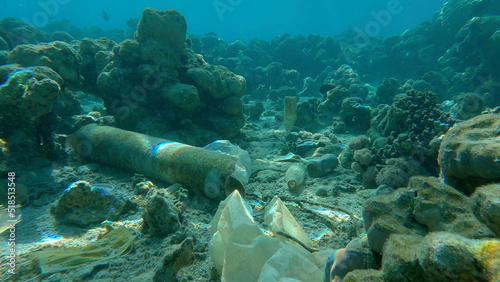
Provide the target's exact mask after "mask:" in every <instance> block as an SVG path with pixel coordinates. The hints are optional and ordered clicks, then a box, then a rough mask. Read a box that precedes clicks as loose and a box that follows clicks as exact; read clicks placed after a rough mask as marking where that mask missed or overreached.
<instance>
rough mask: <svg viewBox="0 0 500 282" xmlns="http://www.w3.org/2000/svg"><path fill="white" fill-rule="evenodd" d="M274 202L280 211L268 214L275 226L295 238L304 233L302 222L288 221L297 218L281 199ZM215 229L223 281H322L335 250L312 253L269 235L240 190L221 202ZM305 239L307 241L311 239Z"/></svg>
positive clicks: (214, 246) (212, 249)
mask: <svg viewBox="0 0 500 282" xmlns="http://www.w3.org/2000/svg"><path fill="white" fill-rule="evenodd" d="M273 202H274V203H270V206H271V207H270V208H269V210H270V211H271V210H273V209H274V210H280V212H279V213H278V212H268V215H266V217H269V219H268V220H269V221H270V222H272V223H273V224H274V227H271V228H272V229H275V230H280V231H281V232H285V233H287V234H289V235H291V236H294V237H295V236H297V235H300V234H301V232H302V233H303V232H304V231H302V230H301V229H300V226H298V224H296V225H294V224H288V223H290V222H295V223H296V221H295V219H293V217H292V216H291V214H290V212H289V211H288V209H287V208H286V207H285V206H284V205H283V203H281V200H279V199H278V198H277V199H275V200H273ZM280 203H281V204H280ZM271 204H272V205H271ZM273 206H274V208H273ZM290 217H291V218H290ZM285 222H287V223H285ZM284 223H285V224H284ZM280 226H281V227H280ZM298 229H300V231H299V230H298ZM211 230H212V234H213V235H212V239H211V241H210V244H209V250H210V254H211V257H212V260H213V262H214V265H215V267H216V269H217V271H218V272H219V274H221V279H222V281H238V282H239V281H266V282H268V281H322V280H323V268H324V265H325V264H326V261H327V258H328V256H329V255H330V254H331V252H332V250H325V251H320V252H315V253H310V252H309V251H307V250H306V249H304V248H303V247H302V246H300V245H299V244H298V243H296V242H294V241H290V240H288V239H286V238H284V237H282V236H280V237H276V238H273V237H270V236H267V235H265V234H264V231H263V230H262V229H261V228H260V227H259V226H258V224H257V223H255V221H254V220H253V217H252V211H251V209H250V207H249V206H248V205H247V204H246V203H245V201H244V200H243V198H242V197H241V195H240V194H239V192H238V191H237V190H235V191H234V192H232V193H231V195H229V196H228V197H227V198H226V199H225V200H224V201H223V202H221V203H220V205H219V209H218V210H217V213H216V214H215V217H214V219H213V220H212V229H211ZM292 234H294V235H292ZM303 234H305V233H303ZM306 237H307V236H306ZM297 239H298V238H297ZM302 240H304V241H306V242H305V243H304V242H303V243H304V244H306V243H307V240H309V239H308V238H307V240H305V239H304V238H302V239H301V242H302ZM306 245H307V244H306ZM309 245H310V243H309Z"/></svg>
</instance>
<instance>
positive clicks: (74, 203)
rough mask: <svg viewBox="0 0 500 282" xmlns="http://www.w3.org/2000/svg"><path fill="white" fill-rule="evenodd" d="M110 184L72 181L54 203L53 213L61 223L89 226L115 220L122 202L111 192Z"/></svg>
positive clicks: (120, 210) (122, 204) (120, 209)
mask: <svg viewBox="0 0 500 282" xmlns="http://www.w3.org/2000/svg"><path fill="white" fill-rule="evenodd" d="M111 188H112V187H110V185H102V184H101V185H91V184H90V183H88V182H87V181H77V182H74V183H72V184H71V185H70V186H69V187H68V188H66V190H64V192H63V194H62V195H61V197H59V199H58V200H57V202H56V203H55V205H54V206H53V210H52V211H53V213H54V216H55V217H56V219H57V220H59V221H60V222H61V223H63V224H67V225H76V226H89V225H92V224H100V223H101V222H103V221H104V220H116V219H117V218H118V216H119V215H120V213H121V212H122V209H123V207H124V206H125V205H124V202H123V201H122V200H120V199H119V198H118V197H117V196H115V195H113V194H111V193H112V191H110V189H111Z"/></svg>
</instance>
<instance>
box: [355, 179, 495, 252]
mask: <svg viewBox="0 0 500 282" xmlns="http://www.w3.org/2000/svg"><path fill="white" fill-rule="evenodd" d="M363 218H364V220H365V229H366V230H367V234H368V241H369V243H370V246H371V247H372V248H373V249H374V250H376V251H381V250H382V248H383V245H384V242H385V240H386V239H387V237H388V236H389V235H391V234H407V235H419V236H425V235H426V234H428V233H429V232H437V231H449V232H452V233H455V234H458V235H461V236H464V237H466V238H474V239H478V238H494V237H495V234H494V233H493V231H492V230H491V229H490V228H489V227H488V226H487V225H486V224H484V223H483V222H481V221H480V220H478V219H477V218H476V217H475V215H474V214H473V212H472V201H471V199H470V198H469V197H467V196H465V195H463V194H462V193H460V192H458V191H456V190H455V189H453V188H452V187H450V186H448V185H446V184H442V183H440V182H439V181H438V180H437V179H436V178H434V177H412V178H411V179H410V181H409V184H408V187H405V188H399V189H397V190H395V191H394V192H393V193H391V194H388V195H377V196H374V197H371V198H369V199H368V200H367V202H366V203H365V205H364V212H363Z"/></svg>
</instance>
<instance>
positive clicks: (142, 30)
mask: <svg viewBox="0 0 500 282" xmlns="http://www.w3.org/2000/svg"><path fill="white" fill-rule="evenodd" d="M186 29H187V24H186V20H185V19H184V16H183V15H182V14H181V13H179V12H177V11H176V10H171V9H166V10H164V11H158V10H156V9H154V8H146V9H144V10H143V11H142V16H141V19H140V20H139V24H138V25H137V33H136V36H135V38H136V39H137V41H138V42H141V43H142V42H145V41H146V40H148V39H149V38H154V39H159V40H161V42H162V43H165V44H167V46H169V47H170V48H173V49H175V50H180V49H182V48H184V41H185V40H186ZM159 51H162V49H161V50H159Z"/></svg>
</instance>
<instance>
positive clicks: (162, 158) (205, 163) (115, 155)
mask: <svg viewBox="0 0 500 282" xmlns="http://www.w3.org/2000/svg"><path fill="white" fill-rule="evenodd" d="M67 144H68V145H69V146H70V147H72V148H73V149H74V150H75V151H76V152H77V153H78V154H79V155H80V156H82V157H84V158H88V159H90V160H93V161H97V162H102V163H105V164H108V165H111V166H116V167H121V168H124V169H127V170H130V171H135V172H139V173H143V174H145V175H147V176H149V177H151V178H155V179H157V180H162V181H165V182H168V183H180V184H182V185H185V186H186V187H187V188H189V189H193V190H196V191H200V192H201V193H203V194H204V195H205V196H207V197H208V198H210V199H217V200H219V199H224V198H226V196H227V195H229V194H230V193H231V192H232V191H234V190H235V189H237V190H239V192H240V194H244V191H245V189H244V186H243V183H242V182H241V181H239V180H238V179H236V178H235V177H234V176H233V175H232V174H233V173H234V172H235V170H236V168H237V166H238V164H237V163H238V159H237V158H235V157H232V156H229V155H225V154H222V153H217V152H212V151H209V150H205V149H202V148H198V147H194V146H190V145H186V144H182V143H177V142H172V141H168V140H165V139H162V138H157V137H152V136H148V135H145V134H140V133H136V132H132V131H127V130H122V129H118V128H114V127H109V126H99V125H96V124H89V125H86V126H84V127H82V128H80V129H79V130H78V131H77V132H75V133H73V134H71V135H69V136H68V138H67Z"/></svg>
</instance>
